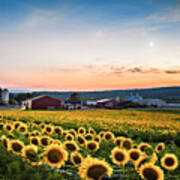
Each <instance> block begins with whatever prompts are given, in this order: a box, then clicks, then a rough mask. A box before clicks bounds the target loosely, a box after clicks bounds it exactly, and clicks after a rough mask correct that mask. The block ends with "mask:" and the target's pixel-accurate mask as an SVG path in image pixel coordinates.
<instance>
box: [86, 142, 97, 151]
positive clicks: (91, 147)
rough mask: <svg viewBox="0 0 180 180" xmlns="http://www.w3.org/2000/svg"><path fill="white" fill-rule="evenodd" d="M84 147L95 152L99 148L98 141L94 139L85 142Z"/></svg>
mask: <svg viewBox="0 0 180 180" xmlns="http://www.w3.org/2000/svg"><path fill="white" fill-rule="evenodd" d="M86 149H88V150H89V151H91V152H95V151H97V150H98V149H99V143H98V142H96V141H88V142H87V143H86Z"/></svg>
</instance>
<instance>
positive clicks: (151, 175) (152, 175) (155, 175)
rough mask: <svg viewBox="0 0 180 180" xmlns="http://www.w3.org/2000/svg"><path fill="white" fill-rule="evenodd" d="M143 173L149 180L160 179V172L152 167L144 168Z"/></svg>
mask: <svg viewBox="0 0 180 180" xmlns="http://www.w3.org/2000/svg"><path fill="white" fill-rule="evenodd" d="M143 175H144V177H145V178H146V179H147V180H157V179H158V173H157V172H156V171H155V170H154V169H152V168H146V169H144V171H143Z"/></svg>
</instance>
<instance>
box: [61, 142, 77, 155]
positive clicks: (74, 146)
mask: <svg viewBox="0 0 180 180" xmlns="http://www.w3.org/2000/svg"><path fill="white" fill-rule="evenodd" d="M63 147H64V149H67V150H68V151H70V152H74V151H78V150H79V147H78V145H77V144H76V143H75V141H65V142H64V144H63Z"/></svg>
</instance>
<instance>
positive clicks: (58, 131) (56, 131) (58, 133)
mask: <svg viewBox="0 0 180 180" xmlns="http://www.w3.org/2000/svg"><path fill="white" fill-rule="evenodd" d="M54 132H55V133H56V135H62V134H63V128H62V127H60V126H55V127H54Z"/></svg>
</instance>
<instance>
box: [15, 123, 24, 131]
mask: <svg viewBox="0 0 180 180" xmlns="http://www.w3.org/2000/svg"><path fill="white" fill-rule="evenodd" d="M21 124H22V123H21V122H20V121H16V122H14V129H16V130H17V129H18V127H19V126H20V125H21Z"/></svg>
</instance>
